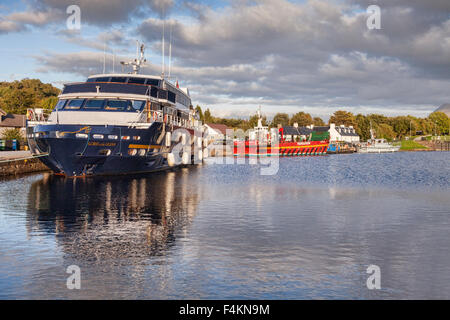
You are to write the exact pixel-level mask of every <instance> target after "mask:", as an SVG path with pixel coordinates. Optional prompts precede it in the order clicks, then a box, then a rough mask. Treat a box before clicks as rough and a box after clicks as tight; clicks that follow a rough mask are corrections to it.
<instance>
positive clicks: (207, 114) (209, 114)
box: [203, 108, 214, 123]
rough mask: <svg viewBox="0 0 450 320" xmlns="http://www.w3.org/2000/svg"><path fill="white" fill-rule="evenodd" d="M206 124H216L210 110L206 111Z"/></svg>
mask: <svg viewBox="0 0 450 320" xmlns="http://www.w3.org/2000/svg"><path fill="white" fill-rule="evenodd" d="M203 118H204V121H205V123H211V122H214V119H213V116H212V115H211V111H209V108H208V109H206V111H205V113H204V115H203Z"/></svg>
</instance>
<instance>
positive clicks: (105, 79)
mask: <svg viewBox="0 0 450 320" xmlns="http://www.w3.org/2000/svg"><path fill="white" fill-rule="evenodd" d="M86 82H109V77H100V78H89V79H87V81H86Z"/></svg>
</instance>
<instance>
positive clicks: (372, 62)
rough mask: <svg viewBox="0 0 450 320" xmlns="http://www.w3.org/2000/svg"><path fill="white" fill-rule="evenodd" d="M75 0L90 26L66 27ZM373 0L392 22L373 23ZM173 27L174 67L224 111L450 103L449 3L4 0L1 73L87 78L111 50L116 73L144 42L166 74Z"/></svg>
mask: <svg viewBox="0 0 450 320" xmlns="http://www.w3.org/2000/svg"><path fill="white" fill-rule="evenodd" d="M72 4H76V5H78V6H79V7H80V9H81V29H80V30H69V29H68V27H67V23H66V22H67V18H68V17H69V14H67V13H66V9H67V7H68V6H69V5H72ZM370 5H378V6H379V7H380V8H381V29H372V30H369V28H368V27H367V19H368V18H369V16H370V14H369V13H367V12H366V10H367V7H368V6H370ZM163 25H164V26H165V32H166V39H167V42H166V45H167V47H166V53H167V52H168V42H169V41H168V40H169V38H170V33H172V42H173V47H172V48H173V49H172V76H174V77H176V78H177V79H178V80H179V82H180V84H181V85H182V86H187V87H189V89H190V91H191V95H192V98H193V102H194V104H200V105H202V106H206V107H209V108H210V109H211V110H213V113H214V114H215V115H220V116H240V117H248V116H249V115H250V114H253V113H254V112H255V110H256V108H257V107H258V106H259V105H261V106H262V109H263V112H264V113H265V114H266V115H268V116H269V117H271V116H273V115H274V114H275V113H276V112H287V113H290V114H292V113H295V112H298V111H306V112H310V113H312V114H313V115H315V116H322V117H323V118H324V119H327V118H328V115H329V114H330V113H332V112H333V111H335V110H338V109H346V110H349V111H352V112H354V113H375V112H376V113H384V114H387V115H400V114H412V115H416V116H424V115H427V114H428V113H429V112H430V111H433V110H434V109H435V108H436V107H437V106H439V105H441V104H443V103H449V102H450V1H449V0H426V1H425V0H378V1H377V0H340V1H338V0H336V1H323V0H309V1H307V0H290V1H288V0H209V1H207V0H199V1H191V0H127V1H122V0H22V1H4V0H0V41H1V46H0V58H1V59H0V69H1V72H0V80H6V81H11V80H16V79H22V78H26V77H28V78H40V79H41V80H43V81H45V82H51V83H53V84H54V85H56V86H58V87H61V86H62V84H63V83H64V82H71V81H82V80H84V79H85V78H86V77H87V76H88V75H90V74H96V73H101V72H102V70H103V57H104V54H103V52H104V50H105V48H106V52H107V59H106V71H107V72H112V71H113V54H114V55H115V56H116V58H115V61H116V65H115V66H114V69H115V71H120V70H121V67H120V65H119V61H120V60H124V59H129V58H134V55H135V51H136V45H135V42H136V40H140V41H143V42H145V44H146V46H147V53H146V56H147V60H148V61H149V63H148V66H147V67H146V68H145V69H144V72H145V73H151V74H160V73H161V61H162V58H161V47H162V44H161V37H162V30H163ZM166 64H168V57H167V58H166ZM166 71H167V70H166Z"/></svg>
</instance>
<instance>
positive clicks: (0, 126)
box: [0, 109, 27, 137]
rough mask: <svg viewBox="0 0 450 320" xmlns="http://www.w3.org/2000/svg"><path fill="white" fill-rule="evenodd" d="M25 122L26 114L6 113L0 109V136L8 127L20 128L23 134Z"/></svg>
mask: <svg viewBox="0 0 450 320" xmlns="http://www.w3.org/2000/svg"><path fill="white" fill-rule="evenodd" d="M26 123H27V121H26V116H24V115H21V114H11V113H6V112H5V111H3V110H2V109H0V137H1V136H2V134H3V131H5V130H9V129H20V131H21V132H22V134H24V133H25V127H26Z"/></svg>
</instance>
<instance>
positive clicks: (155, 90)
mask: <svg viewBox="0 0 450 320" xmlns="http://www.w3.org/2000/svg"><path fill="white" fill-rule="evenodd" d="M150 95H151V96H152V97H155V98H157V97H158V88H156V87H151V90H150Z"/></svg>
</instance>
